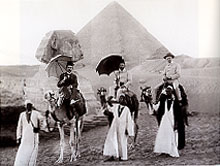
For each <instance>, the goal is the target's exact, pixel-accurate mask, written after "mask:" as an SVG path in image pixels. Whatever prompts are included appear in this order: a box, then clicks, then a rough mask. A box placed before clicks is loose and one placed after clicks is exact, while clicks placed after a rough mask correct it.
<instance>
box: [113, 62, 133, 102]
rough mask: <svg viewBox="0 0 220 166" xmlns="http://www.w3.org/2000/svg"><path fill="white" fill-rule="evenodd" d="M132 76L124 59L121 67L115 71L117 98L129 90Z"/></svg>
mask: <svg viewBox="0 0 220 166" xmlns="http://www.w3.org/2000/svg"><path fill="white" fill-rule="evenodd" d="M131 81H132V76H131V74H130V73H129V72H128V71H127V70H126V69H125V62H124V60H123V61H122V62H121V63H120V64H119V69H118V70H117V71H116V72H115V81H114V83H115V97H116V100H117V101H118V100H119V96H120V95H121V94H123V93H124V92H125V91H128V90H129V87H130V85H131Z"/></svg>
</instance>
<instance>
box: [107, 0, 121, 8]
mask: <svg viewBox="0 0 220 166" xmlns="http://www.w3.org/2000/svg"><path fill="white" fill-rule="evenodd" d="M108 6H121V5H120V4H119V3H118V2H116V1H112V2H110V3H109V4H108V5H107V7H108Z"/></svg>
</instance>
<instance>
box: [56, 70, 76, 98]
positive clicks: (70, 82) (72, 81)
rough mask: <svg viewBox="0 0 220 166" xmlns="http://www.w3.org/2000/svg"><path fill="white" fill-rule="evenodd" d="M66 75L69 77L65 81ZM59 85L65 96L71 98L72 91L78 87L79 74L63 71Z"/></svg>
mask: <svg viewBox="0 0 220 166" xmlns="http://www.w3.org/2000/svg"><path fill="white" fill-rule="evenodd" d="M64 76H67V79H66V80H65V81H64V82H63V81H62V80H63V79H64ZM57 86H58V87H59V88H61V91H62V92H63V93H64V97H65V98H70V97H71V95H72V93H74V90H76V89H77V87H78V81H77V76H76V75H75V74H73V73H71V74H69V75H68V74H67V73H66V72H65V73H62V74H61V75H60V79H59V81H58V83H57Z"/></svg>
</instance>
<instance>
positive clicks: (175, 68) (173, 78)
mask: <svg viewBox="0 0 220 166" xmlns="http://www.w3.org/2000/svg"><path fill="white" fill-rule="evenodd" d="M174 57H175V56H174V55H173V54H171V53H168V54H166V55H165V56H164V59H166V60H167V65H166V66H165V68H164V72H163V82H161V83H160V84H159V85H157V86H156V87H155V88H154V96H153V97H154V99H153V102H154V103H157V102H158V101H157V100H158V99H156V94H157V93H158V90H159V87H160V86H162V85H163V84H165V83H168V84H171V85H173V88H174V90H175V94H176V96H177V99H178V101H179V104H180V105H181V104H182V103H181V102H182V97H181V92H180V89H179V78H180V73H181V67H180V65H179V64H178V63H176V62H174V61H173V58H174Z"/></svg>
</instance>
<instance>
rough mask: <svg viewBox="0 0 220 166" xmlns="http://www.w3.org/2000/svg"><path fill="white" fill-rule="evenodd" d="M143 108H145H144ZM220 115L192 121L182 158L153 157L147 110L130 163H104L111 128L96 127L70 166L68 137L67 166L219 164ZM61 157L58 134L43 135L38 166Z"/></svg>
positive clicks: (1, 153)
mask: <svg viewBox="0 0 220 166" xmlns="http://www.w3.org/2000/svg"><path fill="white" fill-rule="evenodd" d="M142 106H143V105H142ZM219 120H220V117H219V115H218V114H217V113H216V114H213V113H212V114H210V113H199V114H198V115H195V116H192V117H189V124H190V126H188V127H187V128H186V147H185V148H184V149H183V150H181V151H180V157H179V158H172V157H169V156H164V155H161V156H160V155H158V154H154V153H153V146H154V140H155V136H156V131H157V123H156V119H155V118H154V117H152V116H150V115H148V113H147V110H146V108H145V107H142V108H141V110H140V114H139V119H138V123H139V127H140V129H139V134H138V139H137V143H138V144H137V145H136V147H135V149H132V150H129V160H128V161H126V162H119V161H114V162H104V160H105V159H106V157H104V156H103V155H102V150H103V145H104V141H105V137H106V134H107V130H108V126H103V127H96V128H94V129H92V130H89V131H88V132H84V133H83V137H82V142H81V158H79V159H78V160H77V161H75V162H73V163H69V157H70V154H69V152H70V149H69V146H68V133H66V149H65V154H64V163H63V164H60V165H62V166H64V165H66V166H68V165H109V166H110V165H213V164H220V141H219V138H220V137H219V136H220V135H219V131H220V130H219ZM16 151H17V147H8V148H0V160H1V165H2V166H6V165H7V166H8V165H13V162H14V158H15V155H16ZM58 156H59V134H58V133H57V132H52V133H48V134H46V133H42V135H41V137H40V145H39V155H38V161H37V163H38V165H39V166H49V165H58V164H54V162H55V161H56V159H57V158H58Z"/></svg>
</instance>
